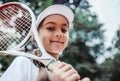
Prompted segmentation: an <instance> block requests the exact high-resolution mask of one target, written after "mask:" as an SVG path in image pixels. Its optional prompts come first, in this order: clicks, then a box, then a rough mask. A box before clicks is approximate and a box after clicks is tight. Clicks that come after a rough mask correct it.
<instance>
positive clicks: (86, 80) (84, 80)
mask: <svg viewBox="0 0 120 81" xmlns="http://www.w3.org/2000/svg"><path fill="white" fill-rule="evenodd" d="M80 81H90V78H88V77H85V78H83V79H82V80H80Z"/></svg>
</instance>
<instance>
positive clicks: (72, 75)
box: [48, 62, 90, 81]
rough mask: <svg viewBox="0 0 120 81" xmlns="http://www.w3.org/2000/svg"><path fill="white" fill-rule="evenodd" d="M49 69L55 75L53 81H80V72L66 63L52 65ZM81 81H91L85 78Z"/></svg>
mask: <svg viewBox="0 0 120 81" xmlns="http://www.w3.org/2000/svg"><path fill="white" fill-rule="evenodd" d="M48 69H49V70H50V71H51V72H52V73H53V79H54V80H53V81H79V80H80V76H79V74H78V72H77V71H76V70H75V69H74V68H73V67H72V66H71V65H70V64H67V63H64V62H56V63H53V64H51V65H50V66H49V67H48ZM80 81H90V80H89V79H88V78H87V79H86V78H84V79H82V80H80Z"/></svg>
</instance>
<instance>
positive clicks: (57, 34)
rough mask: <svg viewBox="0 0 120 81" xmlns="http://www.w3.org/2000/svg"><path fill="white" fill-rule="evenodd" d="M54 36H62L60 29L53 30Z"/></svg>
mask: <svg viewBox="0 0 120 81" xmlns="http://www.w3.org/2000/svg"><path fill="white" fill-rule="evenodd" d="M55 36H56V37H58V38H60V37H62V36H63V33H62V31H61V30H57V31H56V32H55Z"/></svg>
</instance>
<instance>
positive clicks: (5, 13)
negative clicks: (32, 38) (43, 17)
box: [0, 5, 32, 50]
mask: <svg viewBox="0 0 120 81" xmlns="http://www.w3.org/2000/svg"><path fill="white" fill-rule="evenodd" d="M31 24H32V18H31V15H30V13H29V11H27V10H26V9H24V8H22V7H21V6H20V5H12V6H7V7H6V8H3V9H1V10H0V50H6V49H9V48H12V47H14V46H16V45H17V44H19V43H20V42H21V41H22V40H23V39H24V38H25V37H26V36H27V34H28V32H29V31H30V28H31Z"/></svg>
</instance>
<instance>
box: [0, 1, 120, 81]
mask: <svg viewBox="0 0 120 81" xmlns="http://www.w3.org/2000/svg"><path fill="white" fill-rule="evenodd" d="M11 1H18V2H22V3H25V4H27V5H28V6H29V7H30V8H31V9H32V10H33V11H34V13H35V15H36V17H37V15H38V14H39V13H40V12H41V11H42V10H43V9H44V8H46V7H47V6H50V5H52V4H57V3H60V4H65V5H67V6H72V7H71V9H72V10H73V12H74V13H75V20H74V23H73V26H72V27H71V31H70V41H69V45H68V47H67V48H66V49H65V51H64V52H63V54H62V55H61V56H60V60H62V61H65V62H67V63H70V64H72V65H73V67H74V68H76V69H77V71H78V72H79V74H80V75H81V77H86V76H88V77H90V78H91V81H120V62H119V61H120V51H119V50H120V29H119V30H118V31H117V32H116V34H117V36H116V37H114V38H113V43H112V45H111V46H110V47H108V48H105V46H104V42H105V39H106V38H105V37H104V35H103V34H104V32H105V30H103V29H102V28H101V27H102V26H103V25H104V23H99V21H98V17H97V15H96V14H95V12H92V11H90V8H91V7H92V6H91V5H89V3H88V1H87V0H73V2H69V0H0V4H3V3H6V2H11ZM71 1H72V0H71ZM119 26H120V25H119ZM94 41H98V42H97V43H96V42H94ZM116 49H117V50H118V51H117V52H116V53H115V54H113V57H112V58H106V60H105V61H104V62H103V63H101V64H99V63H98V62H97V61H96V59H97V58H98V57H100V56H101V55H103V54H104V53H105V52H106V51H109V52H111V53H112V51H113V50H116ZM13 59H14V57H11V56H6V57H5V56H0V72H1V73H2V72H4V71H5V70H6V69H7V67H8V66H9V65H10V63H11V62H12V60H13Z"/></svg>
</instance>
